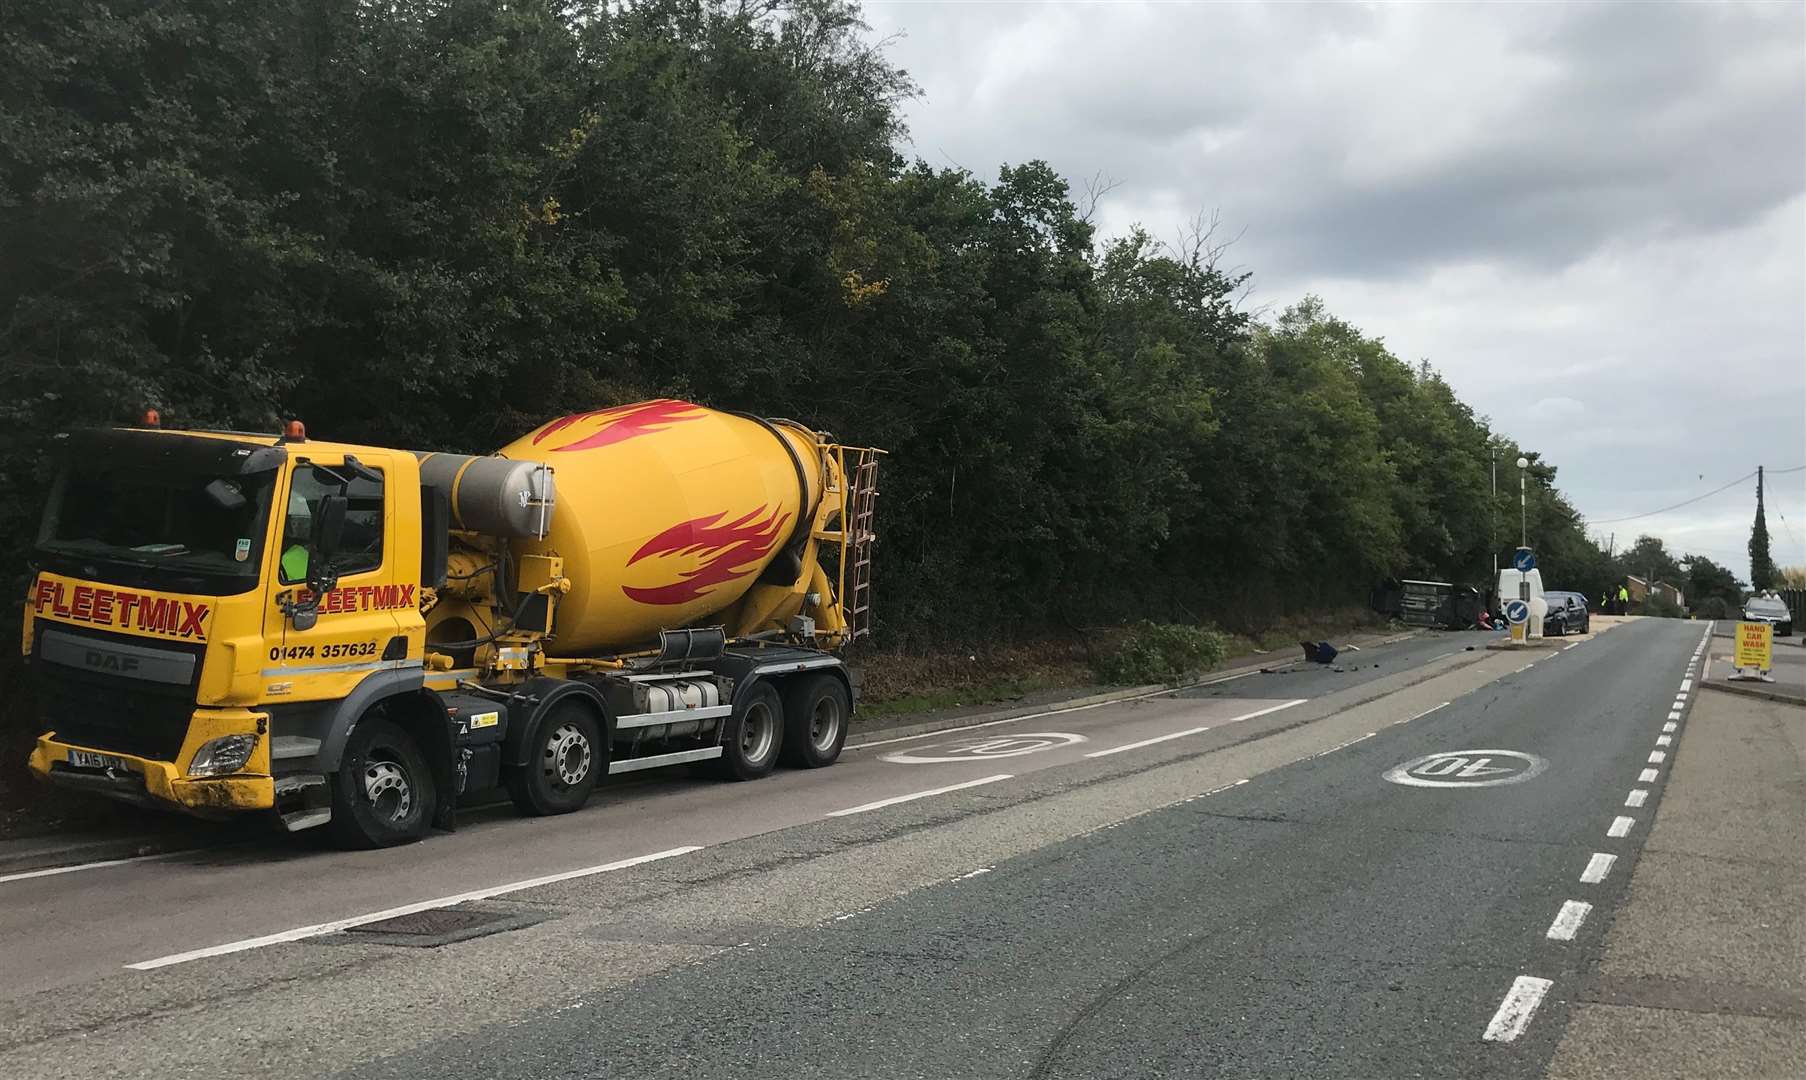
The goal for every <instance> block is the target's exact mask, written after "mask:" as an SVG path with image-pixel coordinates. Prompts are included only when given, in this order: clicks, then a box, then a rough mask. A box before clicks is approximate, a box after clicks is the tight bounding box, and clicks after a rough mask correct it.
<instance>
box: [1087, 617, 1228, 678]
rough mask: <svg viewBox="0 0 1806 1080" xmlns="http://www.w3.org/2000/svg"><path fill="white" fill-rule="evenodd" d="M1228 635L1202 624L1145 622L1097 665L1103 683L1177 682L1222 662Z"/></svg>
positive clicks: (1139, 624) (1098, 674)
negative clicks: (1185, 624) (1183, 624)
mask: <svg viewBox="0 0 1806 1080" xmlns="http://www.w3.org/2000/svg"><path fill="white" fill-rule="evenodd" d="M1225 651H1226V650H1225V647H1224V638H1223V635H1222V634H1219V633H1218V632H1216V631H1215V630H1210V629H1207V628H1205V627H1202V626H1176V625H1172V624H1169V623H1151V622H1141V623H1137V624H1136V625H1135V626H1134V627H1132V628H1130V630H1129V633H1128V636H1127V637H1125V638H1124V639H1123V640H1122V643H1121V644H1120V645H1119V646H1118V647H1117V648H1116V649H1115V650H1114V651H1113V652H1110V653H1107V654H1105V655H1104V656H1102V657H1100V658H1099V659H1098V661H1097V663H1096V665H1095V667H1096V669H1097V677H1098V680H1099V681H1100V682H1105V683H1116V684H1120V685H1137V684H1141V683H1176V682H1182V681H1184V680H1185V679H1186V678H1187V677H1189V676H1192V675H1197V674H1200V673H1202V672H1205V671H1208V670H1210V669H1211V668H1212V667H1215V666H1216V665H1217V664H1219V663H1222V660H1223V655H1224V652H1225Z"/></svg>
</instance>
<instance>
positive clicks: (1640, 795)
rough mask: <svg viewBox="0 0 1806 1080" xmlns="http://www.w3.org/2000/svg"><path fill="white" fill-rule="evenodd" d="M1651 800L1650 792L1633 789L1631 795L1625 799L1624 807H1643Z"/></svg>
mask: <svg viewBox="0 0 1806 1080" xmlns="http://www.w3.org/2000/svg"><path fill="white" fill-rule="evenodd" d="M1648 800H1649V792H1648V791H1646V790H1644V789H1643V788H1631V789H1630V794H1629V795H1626V796H1625V797H1624V805H1625V806H1628V807H1630V808H1632V809H1635V808H1637V807H1639V806H1642V805H1643V804H1644V803H1645V802H1647V801H1648Z"/></svg>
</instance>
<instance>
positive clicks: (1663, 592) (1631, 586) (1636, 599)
mask: <svg viewBox="0 0 1806 1080" xmlns="http://www.w3.org/2000/svg"><path fill="white" fill-rule="evenodd" d="M1624 588H1625V590H1626V591H1628V592H1629V593H1630V602H1631V603H1633V604H1643V603H1646V602H1647V601H1648V600H1649V582H1647V581H1645V580H1643V579H1642V578H1640V577H1638V576H1637V575H1635V574H1626V575H1625V577H1624ZM1655 594H1656V595H1657V596H1659V597H1661V598H1662V599H1664V600H1666V601H1668V602H1669V603H1671V604H1673V605H1674V606H1675V607H1678V608H1684V607H1686V606H1687V598H1686V596H1684V595H1683V594H1682V593H1681V591H1680V590H1679V589H1677V588H1675V587H1674V586H1673V585H1670V584H1668V583H1667V582H1666V581H1658V582H1656V583H1655Z"/></svg>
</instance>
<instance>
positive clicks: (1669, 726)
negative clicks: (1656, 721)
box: [1662, 720, 1680, 731]
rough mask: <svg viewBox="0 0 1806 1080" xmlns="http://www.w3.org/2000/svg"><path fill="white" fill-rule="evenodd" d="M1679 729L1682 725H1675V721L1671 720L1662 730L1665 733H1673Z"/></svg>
mask: <svg viewBox="0 0 1806 1080" xmlns="http://www.w3.org/2000/svg"><path fill="white" fill-rule="evenodd" d="M1677 727H1680V725H1679V724H1677V723H1675V722H1674V721H1672V720H1670V721H1668V722H1667V723H1666V724H1663V725H1662V730H1663V731H1673V730H1674V729H1675V728H1677Z"/></svg>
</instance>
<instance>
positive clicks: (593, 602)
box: [498, 399, 834, 656]
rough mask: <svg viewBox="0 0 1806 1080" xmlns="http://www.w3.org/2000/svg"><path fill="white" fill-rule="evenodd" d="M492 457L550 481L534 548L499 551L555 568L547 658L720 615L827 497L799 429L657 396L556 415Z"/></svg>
mask: <svg viewBox="0 0 1806 1080" xmlns="http://www.w3.org/2000/svg"><path fill="white" fill-rule="evenodd" d="M498 456H499V457H502V458H506V459H509V460H511V461H516V462H532V463H537V464H543V465H546V466H549V467H550V468H551V470H552V472H553V474H554V475H555V477H556V489H557V506H556V510H555V511H554V512H553V513H552V514H551V515H550V521H549V525H548V526H547V527H546V528H545V530H544V536H543V539H535V538H533V537H531V536H528V537H526V538H524V539H518V540H514V541H511V546H512V548H513V550H514V551H516V552H519V553H524V554H546V555H557V556H560V557H561V558H563V560H564V574H565V576H566V577H567V578H569V579H570V582H571V589H570V592H569V593H567V594H565V595H564V596H563V597H562V598H561V599H560V600H559V603H558V612H557V624H556V630H555V632H556V635H557V637H556V645H555V646H554V648H555V650H556V651H557V652H558V653H560V654H563V655H567V656H574V655H587V654H594V653H597V652H604V651H607V650H611V649H621V648H626V647H631V646H634V645H638V644H642V643H646V642H649V641H651V640H652V639H653V638H655V637H657V635H658V632H659V631H660V630H664V629H676V628H678V627H682V626H687V625H691V624H697V623H707V622H708V621H709V620H711V619H712V618H713V617H715V616H718V615H720V614H721V613H722V612H724V611H726V610H727V609H728V608H730V607H732V606H733V605H734V604H735V603H736V602H737V601H739V600H740V598H741V597H742V596H744V595H745V594H746V591H747V590H748V589H749V588H751V587H752V585H753V584H754V582H756V581H757V580H758V579H759V575H760V574H761V573H762V572H764V570H765V569H766V567H768V566H769V565H771V563H772V561H773V560H774V559H775V558H778V557H780V553H781V552H783V551H784V549H786V548H788V547H790V545H791V544H792V542H793V540H795V539H796V538H798V537H799V536H800V535H806V530H807V529H808V527H809V525H808V523H809V522H810V521H811V520H812V518H813V515H814V512H815V511H816V509H817V507H818V506H819V504H820V500H821V498H822V493H823V491H824V490H827V489H828V488H830V487H833V486H834V485H833V484H831V483H830V481H829V475H828V470H829V469H830V468H832V467H833V466H832V465H831V464H830V462H829V458H828V455H827V454H826V453H825V452H824V450H823V446H822V442H821V440H820V439H819V438H818V436H817V435H816V434H815V433H814V432H811V431H809V430H808V429H806V428H804V427H802V426H801V425H799V424H796V423H793V422H791V421H785V420H761V419H758V418H755V417H748V416H742V415H738V414H733V413H725V412H719V411H717V410H714V409H707V408H703V407H702V406H700V405H692V404H690V403H689V402H685V401H673V400H668V399H660V400H656V401H645V402H640V403H638V404H634V405H622V406H619V407H616V408H611V409H601V410H597V411H594V412H586V413H577V414H574V415H571V416H563V417H559V418H558V419H556V420H552V421H550V422H548V423H546V424H544V425H542V426H540V427H538V428H536V429H534V430H533V431H530V432H528V433H527V434H526V435H523V436H522V437H521V438H519V439H517V440H516V441H514V442H513V443H510V444H509V445H507V446H505V447H503V448H502V449H501V450H500V451H499V452H498ZM799 530H802V531H801V532H799ZM791 580H794V576H792V578H791Z"/></svg>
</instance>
